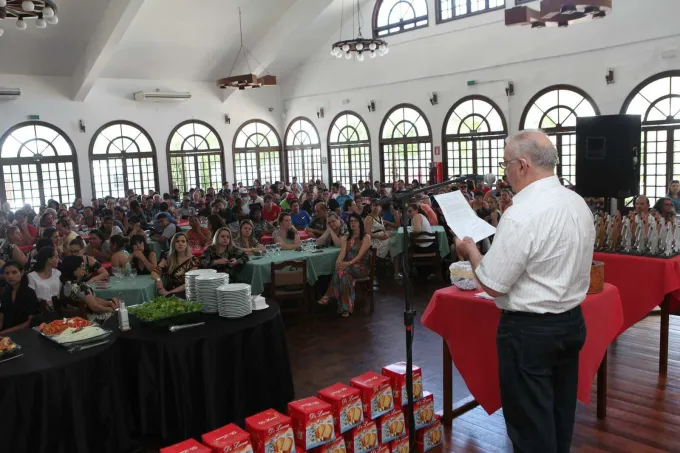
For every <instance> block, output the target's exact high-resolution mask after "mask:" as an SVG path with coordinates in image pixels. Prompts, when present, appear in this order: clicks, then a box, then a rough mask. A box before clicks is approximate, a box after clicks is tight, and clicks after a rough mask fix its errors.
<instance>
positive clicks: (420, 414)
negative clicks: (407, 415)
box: [404, 392, 435, 431]
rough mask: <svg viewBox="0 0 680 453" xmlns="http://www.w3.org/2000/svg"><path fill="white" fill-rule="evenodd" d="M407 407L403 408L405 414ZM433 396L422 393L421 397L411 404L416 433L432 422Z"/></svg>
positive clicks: (428, 393)
mask: <svg viewBox="0 0 680 453" xmlns="http://www.w3.org/2000/svg"><path fill="white" fill-rule="evenodd" d="M407 409H408V407H404V412H406V411H407ZM434 415H435V414H434V395H433V394H432V393H430V392H423V397H422V398H421V399H420V400H418V401H416V402H415V403H413V418H414V420H415V424H416V431H417V430H419V429H422V428H424V427H426V426H428V425H431V424H432V422H434V420H435V418H434Z"/></svg>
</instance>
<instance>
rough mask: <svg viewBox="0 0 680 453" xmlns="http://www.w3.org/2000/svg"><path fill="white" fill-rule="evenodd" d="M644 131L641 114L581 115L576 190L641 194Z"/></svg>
mask: <svg viewBox="0 0 680 453" xmlns="http://www.w3.org/2000/svg"><path fill="white" fill-rule="evenodd" d="M641 132H642V120H641V117H640V116H639V115H603V116H591V117H586V118H578V119H577V120H576V193H578V194H579V195H581V196H582V197H605V198H628V197H632V196H634V195H638V194H639V192H640V149H641V148H640V140H641V139H640V136H641Z"/></svg>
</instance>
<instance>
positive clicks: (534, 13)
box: [505, 0, 613, 28]
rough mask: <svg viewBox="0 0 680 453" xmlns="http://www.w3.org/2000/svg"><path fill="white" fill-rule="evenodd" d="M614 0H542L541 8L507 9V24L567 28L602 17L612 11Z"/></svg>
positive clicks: (522, 7)
mask: <svg viewBox="0 0 680 453" xmlns="http://www.w3.org/2000/svg"><path fill="white" fill-rule="evenodd" d="M612 2H613V0H542V1H541V2H540V10H537V9H534V8H532V7H530V6H516V7H514V8H509V9H506V10H505V25H508V26H513V25H531V28H544V27H559V28H566V27H568V26H569V25H572V24H574V23H577V22H583V21H586V20H588V19H601V18H603V17H606V16H607V14H609V13H611V11H612Z"/></svg>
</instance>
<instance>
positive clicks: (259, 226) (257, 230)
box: [253, 220, 269, 241]
mask: <svg viewBox="0 0 680 453" xmlns="http://www.w3.org/2000/svg"><path fill="white" fill-rule="evenodd" d="M268 231H269V222H267V221H266V220H260V221H259V222H253V236H255V239H257V240H258V241H259V240H261V239H262V236H264V235H266V234H267V232H268Z"/></svg>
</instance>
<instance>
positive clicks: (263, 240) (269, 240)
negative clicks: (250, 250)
mask: <svg viewBox="0 0 680 453" xmlns="http://www.w3.org/2000/svg"><path fill="white" fill-rule="evenodd" d="M300 239H302V240H303V241H304V240H305V239H309V234H307V232H306V231H300ZM260 242H261V243H263V244H271V243H272V237H271V236H269V235H265V236H262V237H261V238H260Z"/></svg>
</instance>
